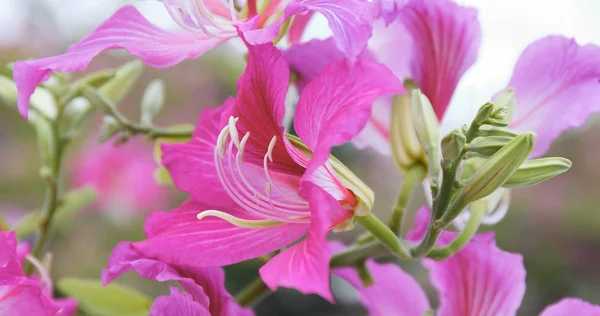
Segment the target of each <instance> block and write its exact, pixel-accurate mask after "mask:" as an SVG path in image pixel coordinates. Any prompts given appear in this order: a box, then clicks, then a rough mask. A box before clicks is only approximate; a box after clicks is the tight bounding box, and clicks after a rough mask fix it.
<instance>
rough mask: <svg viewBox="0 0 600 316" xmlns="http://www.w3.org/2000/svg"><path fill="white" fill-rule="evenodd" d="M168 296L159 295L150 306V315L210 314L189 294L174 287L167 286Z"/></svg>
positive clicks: (194, 315)
mask: <svg viewBox="0 0 600 316" xmlns="http://www.w3.org/2000/svg"><path fill="white" fill-rule="evenodd" d="M169 289H170V291H171V293H170V295H169V296H159V297H157V298H156V300H155V301H154V304H153V305H152V307H150V315H152V316H158V315H190V316H211V314H210V311H209V310H208V309H207V308H206V307H205V306H202V305H201V304H200V303H198V302H196V301H194V299H193V298H192V296H191V295H189V294H187V293H182V292H181V291H180V290H179V289H178V288H176V287H172V286H170V287H169Z"/></svg>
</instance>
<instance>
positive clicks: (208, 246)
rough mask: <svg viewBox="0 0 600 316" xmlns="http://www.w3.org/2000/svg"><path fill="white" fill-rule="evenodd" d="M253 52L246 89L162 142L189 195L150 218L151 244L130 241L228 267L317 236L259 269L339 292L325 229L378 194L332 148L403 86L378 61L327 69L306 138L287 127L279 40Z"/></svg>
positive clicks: (287, 282) (182, 259)
mask: <svg viewBox="0 0 600 316" xmlns="http://www.w3.org/2000/svg"><path fill="white" fill-rule="evenodd" d="M248 50H249V54H248V66H247V68H246V71H245V73H244V74H243V75H242V77H241V78H240V80H239V82H238V95H237V97H236V98H230V99H228V100H227V101H226V102H225V103H224V104H223V105H222V106H221V107H219V108H215V109H207V110H204V111H203V112H202V114H201V118H200V122H199V124H198V126H197V128H196V130H195V132H194V134H193V137H192V139H191V141H190V142H188V143H184V144H164V145H163V148H162V151H163V161H162V162H163V165H164V166H165V167H166V168H167V169H168V170H169V172H170V174H171V176H172V178H173V181H174V183H175V185H176V186H177V187H178V188H179V189H181V190H182V191H185V192H187V193H189V194H190V200H188V201H187V202H185V203H184V204H183V205H182V206H181V207H179V208H178V209H176V210H173V211H171V212H167V213H162V212H159V213H154V214H152V215H151V216H150V217H149V218H148V220H147V222H146V226H145V231H146V235H147V236H148V240H146V241H142V242H137V243H133V244H132V247H134V248H135V249H136V250H137V251H139V252H141V253H144V254H145V255H146V256H148V257H150V258H157V260H160V261H163V262H166V263H174V264H186V265H191V266H223V265H228V264H232V263H236V262H240V261H243V260H248V259H251V258H255V257H258V256H261V255H264V254H268V253H270V252H273V251H275V250H278V249H280V248H282V247H285V246H286V245H288V244H290V243H292V242H294V241H296V240H297V239H299V238H301V237H302V236H304V235H307V234H308V236H307V237H306V238H305V239H304V240H303V241H301V242H299V243H298V244H296V245H293V246H290V247H289V248H287V249H285V250H283V251H282V252H281V253H279V254H278V255H276V256H275V257H274V258H272V259H271V260H270V261H269V262H268V263H267V264H266V265H265V266H263V267H262V268H261V269H260V274H261V276H262V278H263V280H264V281H265V283H266V284H267V285H268V286H269V287H270V288H272V289H275V288H277V287H278V286H287V287H295V288H297V289H298V290H299V291H301V292H303V293H316V294H319V295H321V296H323V297H325V298H327V299H329V300H333V297H332V295H331V291H330V288H329V257H330V251H329V248H328V246H327V243H326V240H325V236H326V234H327V232H328V231H330V230H332V229H334V228H338V229H343V228H344V227H345V226H347V225H348V224H349V223H351V222H352V216H353V215H354V213H355V212H356V213H361V212H362V213H365V212H369V209H370V206H371V205H372V192H371V191H370V189H369V188H368V187H366V185H364V184H363V183H362V182H361V181H360V180H359V179H358V178H357V177H356V176H355V175H354V174H352V173H351V172H350V171H349V170H348V169H347V168H346V167H345V166H343V165H342V164H341V163H340V162H338V161H337V160H335V159H334V158H332V157H330V152H331V148H332V146H336V145H341V144H343V143H344V142H346V141H348V140H350V139H351V138H352V137H354V135H356V133H358V131H360V130H361V129H362V127H363V126H364V124H365V123H366V121H367V120H368V118H369V115H370V108H371V102H373V100H374V99H375V98H377V97H378V96H380V95H382V94H388V93H398V92H401V91H400V88H399V87H400V84H399V82H398V80H397V79H396V78H395V77H394V76H393V74H392V73H391V72H390V71H389V70H387V68H385V67H384V66H383V65H380V64H377V63H374V62H372V61H369V60H365V59H358V60H357V61H356V62H354V63H350V62H347V61H340V62H337V63H332V64H330V65H328V66H327V67H325V68H324V69H323V70H322V72H321V74H320V75H319V76H318V77H317V78H316V79H315V80H313V81H312V82H311V83H310V84H309V85H307V86H306V88H305V89H304V91H303V93H302V95H301V96H300V100H299V101H298V106H297V110H296V114H295V121H294V124H295V130H296V132H297V133H298V136H299V138H298V137H294V136H290V135H287V134H285V132H284V127H283V126H281V121H282V119H283V117H284V114H285V113H284V112H285V106H284V101H285V96H286V91H287V89H288V82H289V67H288V64H287V63H286V62H285V61H284V60H283V58H282V57H281V53H280V52H279V51H278V50H277V49H276V48H275V47H274V46H273V45H272V44H270V43H269V44H262V45H256V46H252V45H249V46H248ZM199 218H200V219H199Z"/></svg>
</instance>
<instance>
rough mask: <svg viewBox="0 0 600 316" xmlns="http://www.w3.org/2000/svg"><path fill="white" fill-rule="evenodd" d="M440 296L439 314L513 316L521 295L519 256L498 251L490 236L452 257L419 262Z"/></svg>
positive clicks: (522, 282)
mask: <svg viewBox="0 0 600 316" xmlns="http://www.w3.org/2000/svg"><path fill="white" fill-rule="evenodd" d="M423 265H424V266H425V267H426V268H427V269H428V270H429V272H430V279H431V283H433V285H434V287H435V288H436V289H437V290H438V292H439V293H440V297H441V298H440V308H439V315H440V316H444V315H514V314H515V313H516V312H517V309H518V308H519V305H520V304H521V301H522V300H523V295H524V294H525V268H524V266H523V257H522V256H521V255H518V254H512V253H509V252H505V251H502V250H500V249H498V247H497V246H496V243H495V242H494V235H493V234H492V233H488V234H482V235H478V236H476V238H474V239H473V240H472V241H471V242H470V243H469V244H468V245H467V246H466V247H465V248H464V249H463V250H461V251H459V252H458V253H457V254H456V255H454V256H452V257H450V258H448V259H446V260H444V261H441V262H437V261H433V260H430V259H426V260H423Z"/></svg>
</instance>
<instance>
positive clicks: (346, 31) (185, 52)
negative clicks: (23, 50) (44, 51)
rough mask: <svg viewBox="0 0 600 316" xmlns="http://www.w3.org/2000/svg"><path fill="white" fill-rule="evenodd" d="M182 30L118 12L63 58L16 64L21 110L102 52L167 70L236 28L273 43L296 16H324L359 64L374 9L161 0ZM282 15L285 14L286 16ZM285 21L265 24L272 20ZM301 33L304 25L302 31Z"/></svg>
mask: <svg viewBox="0 0 600 316" xmlns="http://www.w3.org/2000/svg"><path fill="white" fill-rule="evenodd" d="M161 1H162V2H163V3H164V5H165V8H166V9H167V11H168V12H169V14H170V16H171V17H172V18H173V21H175V22H176V23H177V24H178V26H179V27H180V29H178V30H166V29H162V28H160V27H158V26H155V25H153V24H152V23H150V22H149V21H148V20H146V19H145V18H144V17H143V16H142V15H141V14H140V13H139V12H138V11H137V9H136V8H135V7H133V6H131V5H128V6H125V7H123V8H122V9H120V10H119V11H117V12H116V13H115V14H114V15H113V16H112V17H110V18H109V19H108V20H107V21H105V22H104V23H103V24H102V25H100V26H99V27H98V28H97V29H96V30H94V32H92V33H91V34H90V35H88V36H87V37H85V38H84V39H82V40H81V41H79V42H78V43H76V44H75V45H73V46H71V47H69V49H68V50H67V52H66V53H65V54H63V55H58V56H53V57H47V58H42V59H38V60H26V61H17V62H16V63H15V65H14V70H13V76H14V80H15V83H16V85H17V88H18V90H19V96H18V107H19V111H20V112H21V114H22V115H23V116H25V117H27V111H28V107H29V98H30V96H31V95H32V93H33V92H34V90H35V88H36V86H37V85H38V84H40V83H41V82H43V81H46V80H48V78H49V77H50V74H51V72H52V71H59V72H74V71H80V70H84V69H85V68H87V66H88V64H89V63H90V62H91V61H92V59H93V58H94V57H95V56H96V55H98V54H99V53H100V52H102V51H105V50H109V49H117V48H123V49H125V50H127V51H128V52H129V53H130V54H132V55H135V56H138V57H139V58H141V59H142V60H143V61H144V62H145V63H146V64H147V65H149V66H152V67H157V68H163V67H169V66H172V65H174V64H177V63H179V62H181V61H182V60H184V59H191V58H196V57H198V56H200V55H202V54H203V53H204V52H206V51H208V50H210V49H212V48H213V47H215V46H217V45H220V44H222V43H224V42H226V41H227V40H229V39H231V38H234V37H237V31H236V27H239V28H240V29H241V30H242V31H243V32H244V34H245V38H246V40H247V41H249V42H250V43H252V44H262V43H267V42H270V41H272V40H274V39H275V38H276V37H277V36H278V34H279V29H280V26H281V25H282V24H283V22H284V21H285V20H287V19H290V18H292V17H293V16H296V15H306V14H311V13H313V12H318V13H321V14H323V15H324V16H325V17H326V18H327V19H328V20H329V25H330V27H331V29H332V31H333V34H334V38H335V40H336V44H337V47H338V48H339V49H340V50H342V51H343V52H344V53H345V54H346V56H347V57H348V58H349V59H355V58H356V57H357V56H358V55H359V54H360V53H361V52H362V51H363V50H364V49H365V47H366V44H367V41H368V39H369V38H370V37H371V29H372V25H371V23H372V20H373V10H372V4H371V3H370V2H368V1H362V0H273V1H271V2H269V5H268V6H267V8H266V9H265V12H263V13H262V14H261V15H256V12H257V11H256V1H248V8H247V10H246V11H247V12H248V13H244V14H243V13H240V12H238V11H237V10H236V8H235V6H234V0H161ZM282 11H283V12H282ZM243 12H244V11H243ZM280 13H282V14H281V17H280V18H277V19H275V20H274V21H273V22H271V23H270V24H267V22H268V21H270V20H271V19H270V18H272V17H275V16H278V15H279V14H280ZM300 28H301V29H302V28H304V26H301V27H300Z"/></svg>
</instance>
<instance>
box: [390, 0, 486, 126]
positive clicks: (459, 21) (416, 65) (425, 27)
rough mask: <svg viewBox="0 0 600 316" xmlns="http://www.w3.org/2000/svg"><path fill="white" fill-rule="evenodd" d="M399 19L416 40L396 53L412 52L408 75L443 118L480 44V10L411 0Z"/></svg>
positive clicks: (432, 0)
mask: <svg viewBox="0 0 600 316" xmlns="http://www.w3.org/2000/svg"><path fill="white" fill-rule="evenodd" d="M398 20H399V21H401V22H402V24H403V25H404V27H405V28H406V31H407V32H408V33H409V34H410V35H411V37H412V41H413V44H412V46H405V48H409V49H410V51H405V50H404V49H403V47H402V46H398V47H397V49H396V50H395V51H394V53H395V56H402V55H403V54H407V55H411V56H412V57H411V62H410V65H411V67H410V74H407V76H408V77H410V78H412V79H414V80H415V81H416V82H417V83H418V84H419V88H420V89H421V91H423V93H424V94H425V95H426V96H427V97H428V98H429V100H430V101H431V104H432V105H433V108H434V110H435V114H436V115H437V117H438V119H439V120H440V121H441V119H442V117H443V115H444V112H445V111H446V108H447V107H448V104H449V103H450V99H451V98H452V95H453V94H454V89H455V88H456V85H457V84H458V81H459V80H460V78H461V77H462V75H463V74H464V73H465V71H466V70H467V69H468V68H469V67H470V66H471V65H473V63H474V62H475V60H476V58H477V51H478V49H479V46H480V44H481V27H480V25H479V21H478V19H477V11H476V10H475V9H472V8H466V7H462V6H459V5H458V4H456V3H454V2H453V1H450V0H412V1H411V2H410V3H408V4H407V5H406V6H405V7H403V8H402V9H401V10H400V12H399V14H398ZM396 34H397V33H394V34H392V35H393V36H395V35H396ZM401 38H402V37H401ZM399 44H401V43H399ZM402 44H403V43H402ZM401 79H404V78H401Z"/></svg>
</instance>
